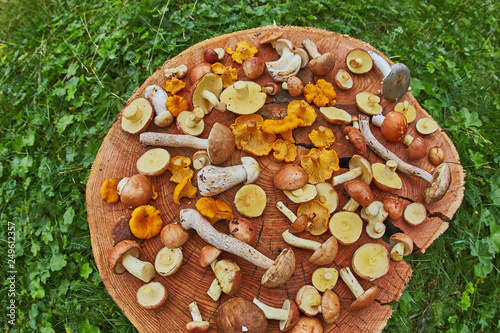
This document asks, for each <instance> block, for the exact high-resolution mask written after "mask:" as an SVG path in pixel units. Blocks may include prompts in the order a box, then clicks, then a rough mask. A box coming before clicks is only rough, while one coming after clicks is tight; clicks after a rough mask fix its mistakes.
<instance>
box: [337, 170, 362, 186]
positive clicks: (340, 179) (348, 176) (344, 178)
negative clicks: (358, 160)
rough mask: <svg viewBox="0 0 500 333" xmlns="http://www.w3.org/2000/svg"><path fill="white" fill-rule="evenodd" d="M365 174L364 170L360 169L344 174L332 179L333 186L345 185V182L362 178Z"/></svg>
mask: <svg viewBox="0 0 500 333" xmlns="http://www.w3.org/2000/svg"><path fill="white" fill-rule="evenodd" d="M362 173H363V171H362V169H361V168H360V167H357V168H353V169H351V170H349V171H347V172H344V173H343V174H341V175H338V176H335V177H333V178H332V184H333V186H336V185H340V184H344V183H345V182H347V181H349V180H353V179H356V178H358V177H359V176H361V174H362Z"/></svg>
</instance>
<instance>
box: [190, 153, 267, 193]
mask: <svg viewBox="0 0 500 333" xmlns="http://www.w3.org/2000/svg"><path fill="white" fill-rule="evenodd" d="M260 171H261V168H260V165H259V163H258V162H257V161H256V160H255V159H254V158H253V157H250V156H243V157H242V158H241V164H238V165H233V166H227V167H220V166H215V165H208V166H206V167H204V168H203V169H201V170H200V171H198V174H197V175H196V178H197V181H198V188H199V191H200V194H201V195H203V196H213V195H216V194H219V193H222V192H224V191H226V190H228V189H230V188H231V187H233V186H236V185H238V184H241V183H243V182H244V183H245V184H251V183H254V182H255V181H256V180H257V178H259V175H260Z"/></svg>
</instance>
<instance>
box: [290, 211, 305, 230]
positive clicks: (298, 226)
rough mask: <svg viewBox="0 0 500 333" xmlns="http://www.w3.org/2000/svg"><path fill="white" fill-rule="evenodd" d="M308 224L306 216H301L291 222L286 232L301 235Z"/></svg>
mask: <svg viewBox="0 0 500 333" xmlns="http://www.w3.org/2000/svg"><path fill="white" fill-rule="evenodd" d="M308 224H309V219H308V217H307V215H306V214H301V215H300V216H298V217H297V218H296V219H295V221H293V223H292V225H291V226H290V228H289V229H288V231H290V233H292V234H298V233H301V232H302V231H304V230H306V228H307V226H308Z"/></svg>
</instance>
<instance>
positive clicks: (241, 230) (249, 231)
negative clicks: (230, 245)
mask: <svg viewBox="0 0 500 333" xmlns="http://www.w3.org/2000/svg"><path fill="white" fill-rule="evenodd" d="M228 226H229V234H230V235H232V236H234V237H235V238H237V239H239V240H240V241H242V242H245V243H247V244H253V243H254V242H255V238H256V237H257V231H256V229H255V228H254V226H253V224H252V222H250V221H249V220H247V219H244V218H241V217H240V218H234V219H231V220H229V223H228Z"/></svg>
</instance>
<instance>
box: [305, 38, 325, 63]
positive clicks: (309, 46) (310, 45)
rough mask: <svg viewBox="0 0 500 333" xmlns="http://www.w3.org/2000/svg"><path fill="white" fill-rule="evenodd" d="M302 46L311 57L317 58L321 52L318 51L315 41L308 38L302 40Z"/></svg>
mask: <svg viewBox="0 0 500 333" xmlns="http://www.w3.org/2000/svg"><path fill="white" fill-rule="evenodd" d="M302 46H304V48H305V49H306V51H307V53H309V55H310V56H311V58H313V59H314V58H317V57H319V56H320V55H321V54H320V53H319V52H318V46H317V45H316V43H314V42H313V41H312V40H310V39H304V40H303V41H302Z"/></svg>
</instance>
